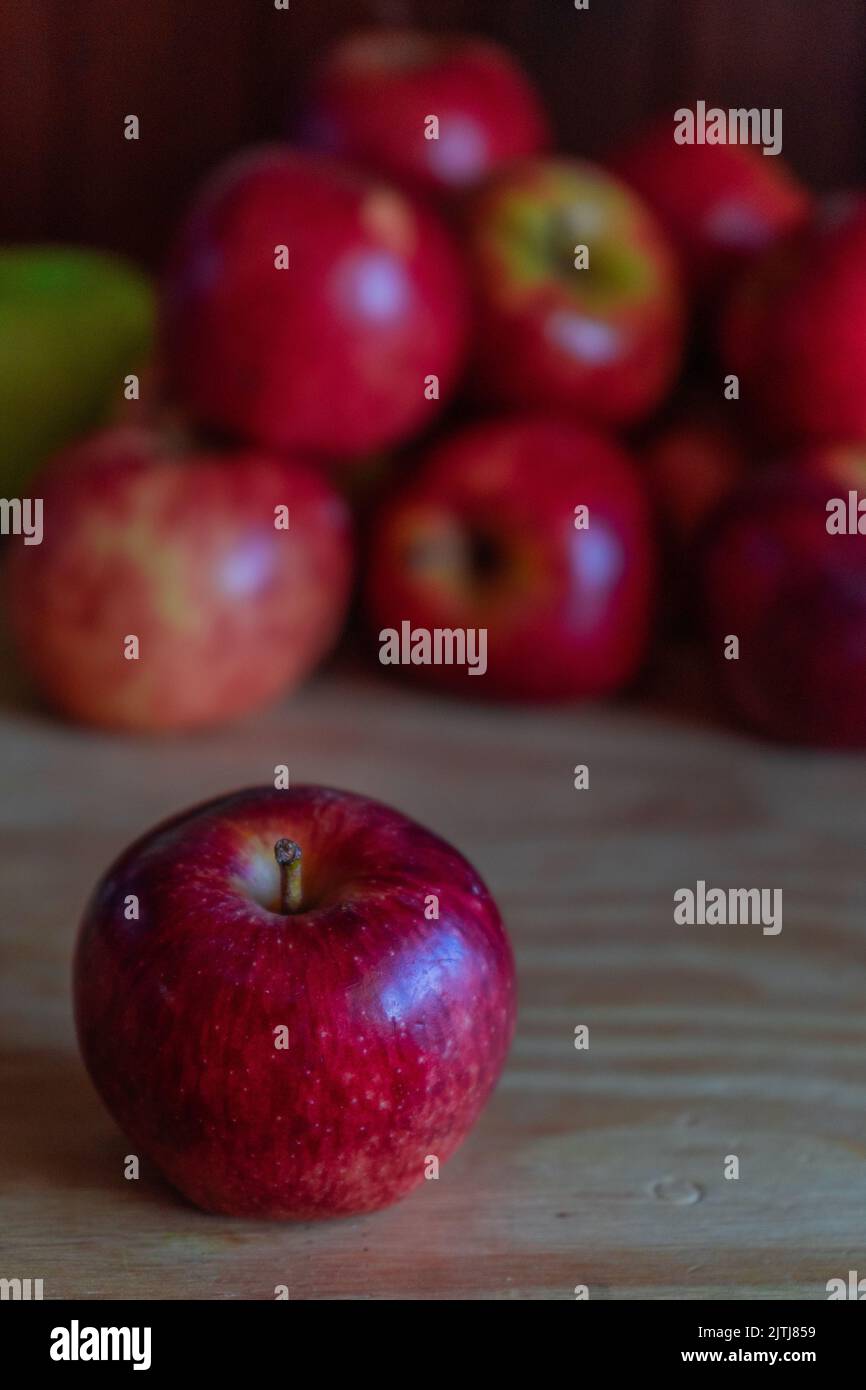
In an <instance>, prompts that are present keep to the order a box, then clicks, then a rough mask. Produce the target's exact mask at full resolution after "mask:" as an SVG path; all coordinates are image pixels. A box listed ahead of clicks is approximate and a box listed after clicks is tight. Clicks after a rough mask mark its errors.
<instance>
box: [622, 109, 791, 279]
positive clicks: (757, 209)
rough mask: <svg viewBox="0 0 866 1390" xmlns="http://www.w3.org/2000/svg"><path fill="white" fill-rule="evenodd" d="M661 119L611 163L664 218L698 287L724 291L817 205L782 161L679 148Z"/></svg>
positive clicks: (747, 152) (744, 150) (743, 148)
mask: <svg viewBox="0 0 866 1390" xmlns="http://www.w3.org/2000/svg"><path fill="white" fill-rule="evenodd" d="M674 129H675V125H674V121H673V119H670V118H669V119H665V120H659V121H658V122H656V123H654V124H653V125H651V126H650V127H649V128H648V129H647V130H645V131H643V132H642V133H641V134H639V135H638V136H637V138H636V139H634V140H633V141H632V142H631V143H630V144H629V145H628V146H627V147H626V148H625V149H623V150H622V151H620V152H619V153H618V154H617V155H615V156H614V158H613V159H612V161H611V167H612V168H613V169H615V170H616V172H617V173H618V174H619V175H620V176H621V177H622V178H624V179H625V180H626V182H627V183H629V184H630V185H631V186H632V187H633V188H635V189H637V191H638V193H639V194H640V195H641V197H643V198H645V199H646V201H647V203H648V204H649V206H650V207H651V208H652V209H653V211H654V212H655V213H656V215H657V216H658V218H659V220H660V222H661V223H662V225H663V226H664V227H665V229H666V231H667V232H668V234H669V236H670V237H671V240H672V241H673V243H674V245H675V246H676V248H677V250H678V251H679V253H680V256H681V258H682V262H683V265H684V267H685V270H686V274H687V276H688V279H689V283H690V285H692V287H693V288H695V289H697V290H699V291H701V292H704V293H706V292H708V291H717V290H718V289H719V287H720V286H721V285H722V284H724V282H725V281H727V280H728V279H729V278H730V276H731V274H732V273H733V272H735V271H737V270H738V269H739V268H741V267H742V266H743V265H744V264H746V263H748V261H750V260H752V259H753V258H754V257H755V256H756V255H759V254H760V253H761V252H763V251H765V250H767V249H768V248H769V247H770V246H772V245H773V244H774V243H775V242H777V241H779V240H781V239H782V238H783V237H785V236H786V235H787V234H788V233H789V232H791V231H793V230H794V229H795V228H797V227H800V226H803V225H804V224H805V222H806V221H807V219H808V217H809V213H810V206H811V199H810V196H809V194H808V192H807V191H806V189H805V188H804V187H803V186H802V184H800V183H799V182H798V180H797V179H796V178H795V177H794V175H793V173H792V172H791V170H790V169H789V168H788V167H787V165H786V164H785V163H784V162H783V160H782V159H781V158H780V157H779V156H778V155H764V154H762V153H761V152H760V151H759V150H757V149H755V148H754V147H752V146H750V145H698V144H694V145H678V144H677V143H676V141H675V140H674Z"/></svg>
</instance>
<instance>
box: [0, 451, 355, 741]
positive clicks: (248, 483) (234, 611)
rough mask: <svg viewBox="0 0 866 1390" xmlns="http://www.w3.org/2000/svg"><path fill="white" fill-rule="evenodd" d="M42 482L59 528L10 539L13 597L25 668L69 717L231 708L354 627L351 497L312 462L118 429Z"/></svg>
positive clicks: (172, 714)
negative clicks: (350, 613) (350, 609)
mask: <svg viewBox="0 0 866 1390" xmlns="http://www.w3.org/2000/svg"><path fill="white" fill-rule="evenodd" d="M33 496H34V497H39V498H41V499H42V500H43V511H44V540H43V542H42V544H41V545H38V546H25V545H23V544H21V543H18V542H16V543H15V544H14V545H13V546H11V547H10V551H9V557H8V572H7V576H6V579H7V583H6V601H7V608H8V613H9V621H10V625H11V628H12V632H13V636H14V637H15V639H16V642H17V646H18V650H19V653H20V656H21V660H22V663H23V665H24V667H25V668H26V670H27V671H28V672H29V674H30V676H31V677H32V679H33V681H34V683H35V685H36V686H37V688H38V689H39V690H40V691H41V693H42V694H43V695H44V697H45V698H46V700H47V701H48V702H49V703H50V704H51V705H53V706H54V707H55V708H57V709H58V710H60V711H61V712H62V713H64V714H66V715H70V716H72V717H73V718H75V719H82V720H85V721H87V722H89V723H94V724H100V725H104V726H106V727H111V728H123V729H141V730H157V729H180V728H187V727H190V726H192V725H197V724H209V723H213V722H216V721H218V720H223V719H229V718H232V717H234V716H236V715H240V714H242V713H244V712H245V711H247V710H251V709H254V708H255V707H256V706H257V705H261V704H263V703H265V702H266V701H267V700H270V699H273V698H274V697H276V696H277V695H279V694H281V693H282V692H284V691H288V690H290V689H292V687H294V686H296V685H297V684H298V683H299V682H300V681H301V680H302V679H303V678H304V677H305V676H306V675H307V674H308V673H309V672H310V671H311V670H312V669H313V667H314V666H315V664H316V662H317V661H318V660H319V658H320V657H321V656H322V655H323V654H324V653H325V652H326V651H327V650H328V648H329V647H330V646H331V645H332V643H333V642H334V640H335V638H336V636H337V633H338V631H339V628H340V624H341V621H342V617H343V614H344V611H345V608H346V603H347V599H348V592H349V586H350V582H351V544H350V535H349V523H348V516H347V511H346V507H345V504H344V503H343V501H342V500H341V499H340V497H339V496H338V495H337V493H336V492H335V491H334V489H333V487H332V486H331V485H330V484H329V483H328V482H327V481H326V480H325V479H324V478H323V477H322V476H321V475H320V473H319V471H318V470H316V469H312V468H309V467H308V466H307V465H305V464H303V463H301V462H300V461H298V460H294V459H283V458H279V457H275V456H271V455H268V454H266V453H261V452H259V453H257V452H254V451H252V450H248V451H246V452H241V453H231V454H215V453H208V452H204V451H202V452H194V453H189V454H188V455H186V456H183V455H181V454H179V453H175V452H174V451H173V450H172V448H171V447H170V446H169V444H168V443H167V441H166V440H164V439H162V438H160V437H159V436H157V435H155V434H152V433H148V432H146V431H143V430H131V429H130V430H113V431H107V432H105V433H103V434H100V435H97V436H94V437H93V438H92V439H88V440H86V441H84V442H82V443H80V444H78V445H75V446H74V447H73V448H71V449H69V450H68V451H66V452H65V453H63V454H62V455H59V456H58V457H57V458H56V459H55V461H54V462H53V464H52V465H50V466H49V467H48V469H47V470H46V471H45V472H44V473H43V474H42V475H41V476H40V477H38V478H37V479H36V480H35V481H34V483H33ZM283 507H287V508H288V529H285V525H284V523H285V520H286V513H285V512H281V511H277V510H275V509H278V508H283ZM130 637H136V638H137V639H138V658H137V659H135V658H134V656H132V655H131V654H132V653H133V652H134V647H133V646H132V645H131V644H130V643H129V642H128V641H127V639H128V638H130ZM128 654H129V655H128Z"/></svg>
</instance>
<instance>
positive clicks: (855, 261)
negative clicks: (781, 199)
mask: <svg viewBox="0 0 866 1390" xmlns="http://www.w3.org/2000/svg"><path fill="white" fill-rule="evenodd" d="M721 351H722V358H723V361H724V363H725V366H726V368H727V369H729V370H731V371H733V372H736V373H738V374H739V375H740V377H741V379H742V385H743V391H744V394H747V395H748V398H749V400H750V403H751V404H752V405H753V406H754V409H755V412H756V416H757V418H758V420H759V422H760V423H761V425H762V426H763V428H764V429H765V431H766V432H767V434H768V435H769V436H770V437H772V438H775V439H780V440H783V441H789V440H791V441H794V442H797V441H798V440H801V439H804V438H806V439H812V440H820V441H823V442H826V443H831V444H832V443H833V442H835V441H836V440H838V439H866V197H863V196H842V197H837V198H835V199H832V200H829V201H827V202H826V203H825V204H824V205H823V206H822V208H821V209H820V212H819V215H818V217H817V218H816V220H815V222H814V224H813V225H812V226H810V227H809V229H808V230H807V231H806V232H803V233H801V234H800V235H796V236H794V237H793V238H791V239H790V240H789V241H788V242H786V243H785V244H784V245H783V246H781V247H779V248H778V249H777V250H775V251H772V252H770V253H769V255H768V256H767V257H766V258H765V259H764V260H762V261H761V262H760V263H759V264H758V265H757V266H755V267H754V268H753V270H751V271H749V272H747V273H746V276H745V278H744V279H743V281H742V283H741V284H740V285H739V286H738V287H737V289H736V291H735V293H734V295H733V297H732V299H731V302H730V303H729V305H728V310H727V314H726V316H725V318H724V321H723V323H722V329H721Z"/></svg>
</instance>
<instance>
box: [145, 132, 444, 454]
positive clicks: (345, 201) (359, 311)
mask: <svg viewBox="0 0 866 1390" xmlns="http://www.w3.org/2000/svg"><path fill="white" fill-rule="evenodd" d="M465 331H466V295H465V286H464V281H463V273H462V267H461V265H460V262H459V257H458V254H457V252H456V250H455V248H454V246H453V245H452V242H451V240H450V236H449V234H448V233H447V232H446V231H445V229H444V228H443V227H441V226H440V225H439V223H438V221H437V220H436V219H435V216H434V214H433V213H431V212H429V211H428V210H426V209H424V208H421V207H420V206H415V205H413V204H412V203H411V202H410V201H409V200H408V199H407V198H406V197H404V195H403V194H402V193H399V192H396V191H394V190H393V189H391V188H390V187H388V186H386V185H383V184H380V183H376V182H373V181H371V180H370V179H368V178H367V177H366V176H364V175H362V174H360V173H358V172H356V171H354V170H352V169H349V168H348V167H344V166H342V165H340V164H338V163H335V162H329V161H323V160H321V159H316V158H315V157H313V156H310V155H305V154H299V153H296V152H294V151H291V150H288V149H285V148H283V147H276V146H275V147H267V148H264V149H257V150H255V151H252V152H249V153H246V154H244V155H242V156H239V157H238V158H237V159H235V160H233V161H231V162H230V163H229V164H228V165H226V167H225V168H223V169H221V170H219V172H218V173H217V174H216V175H215V176H214V178H212V179H211V181H210V182H209V183H207V184H206V186H205V187H204V189H203V190H202V191H201V193H200V194H199V197H198V199H197V200H196V202H195V204H194V206H193V208H192V211H191V213H190V215H189V217H188V219H187V221H186V224H185V226H184V227H183V228H182V230H181V233H180V236H179V239H178V241H177V244H176V246H175V248H174V251H173V256H172V261H171V267H170V270H169V275H168V280H167V285H166V294H165V312H164V321H163V331H162V344H163V351H164V361H165V371H166V378H167V385H168V389H169V391H170V392H173V393H174V395H175V396H176V398H177V400H178V402H179V403H180V404H181V406H183V407H184V408H185V409H186V410H187V411H188V412H189V413H190V414H191V416H192V417H193V418H194V419H196V420H197V421H199V422H200V423H203V424H205V425H208V426H212V427H214V426H215V427H218V428H220V429H223V430H225V431H228V432H229V433H230V434H232V435H235V436H238V437H240V438H242V439H246V440H249V441H252V442H254V443H257V444H260V445H263V446H265V447H278V448H282V449H291V448H298V449H303V450H307V451H310V452H311V453H313V454H316V455H362V454H366V453H370V452H371V451H373V450H375V449H377V448H379V447H382V446H384V445H386V444H391V443H393V442H395V441H397V440H399V439H400V438H402V437H403V436H404V435H406V434H409V433H411V432H412V431H413V430H414V429H417V428H419V427H420V426H421V425H423V424H425V423H426V422H427V421H428V420H432V419H433V418H434V415H435V412H436V410H437V409H438V402H439V400H440V399H441V398H443V397H444V396H446V395H447V394H448V391H449V390H450V388H451V386H452V385H453V383H454V381H455V378H456V375H457V372H458V369H459V366H460V363H461V358H462V352H463V347H464V338H465ZM434 379H435V380H434Z"/></svg>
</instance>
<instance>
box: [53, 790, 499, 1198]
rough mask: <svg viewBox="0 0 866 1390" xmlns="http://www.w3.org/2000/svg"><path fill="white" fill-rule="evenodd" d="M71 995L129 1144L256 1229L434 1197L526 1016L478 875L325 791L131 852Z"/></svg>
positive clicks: (200, 820)
mask: <svg viewBox="0 0 866 1390" xmlns="http://www.w3.org/2000/svg"><path fill="white" fill-rule="evenodd" d="M130 899H134V900H136V901H137V903H138V917H137V919H136V920H128V919H129V907H128V904H129V902H130ZM434 914H435V915H434ZM74 996H75V1016H76V1023H77V1028H78V1037H79V1042H80V1046H81V1052H82V1055H83V1057H84V1061H85V1064H86V1066H87V1069H88V1071H89V1073H90V1076H91V1078H92V1080H93V1082H94V1085H95V1086H96V1089H97V1090H98V1091H99V1094H100V1095H101V1097H102V1099H103V1101H104V1102H105V1104H106V1106H107V1108H108V1109H109V1111H110V1112H111V1114H112V1115H113V1116H114V1118H115V1120H116V1121H117V1123H118V1124H119V1125H120V1127H121V1128H122V1129H123V1131H124V1132H125V1133H126V1135H127V1136H128V1137H129V1139H130V1140H131V1142H132V1143H133V1144H134V1145H135V1146H136V1147H139V1148H140V1149H141V1151H142V1152H143V1153H144V1154H146V1155H147V1156H148V1157H149V1158H150V1159H151V1160H152V1161H153V1162H154V1163H155V1164H156V1166H157V1167H158V1168H159V1169H160V1170H161V1172H162V1173H163V1174H164V1176H165V1177H166V1178H167V1179H168V1180H169V1182H171V1183H172V1184H173V1185H174V1186H175V1187H176V1188H178V1189H179V1190H180V1191H181V1192H182V1193H183V1194H184V1195H185V1196H186V1197H188V1198H189V1199H190V1201H192V1202H195V1203H196V1204H197V1205H198V1206H200V1207H204V1208H205V1209H206V1210H208V1211H216V1212H222V1213H224V1214H226V1215H229V1216H248V1217H259V1218H290V1217H294V1218H310V1217H325V1216H336V1215H340V1214H344V1213H349V1212H367V1211H374V1210H376V1209H377V1208H379V1207H384V1206H387V1205H388V1204H389V1203H391V1202H394V1201H396V1200H397V1198H399V1197H402V1196H404V1195H405V1194H406V1193H407V1192H409V1191H410V1190H411V1189H412V1188H413V1187H416V1186H417V1185H418V1184H419V1183H420V1182H422V1181H423V1179H424V1176H425V1167H426V1165H428V1164H429V1161H430V1159H431V1158H436V1159H438V1160H439V1162H440V1163H442V1162H444V1161H445V1159H447V1158H448V1157H449V1155H450V1154H452V1153H453V1151H454V1150H455V1149H456V1148H457V1146H458V1144H460V1143H461V1141H462V1140H463V1139H465V1137H466V1135H467V1134H468V1132H469V1130H470V1129H471V1128H472V1126H473V1124H474V1123H475V1121H476V1119H477V1118H478V1115H479V1113H480V1111H481V1108H482V1106H483V1105H484V1103H485V1101H486V1100H487V1097H488V1096H489V1094H490V1092H491V1091H492V1089H493V1087H494V1085H495V1084H496V1081H497V1079H498V1077H499V1073H500V1071H501V1070H502V1066H503V1063H504V1061H505V1056H506V1053H507V1051H508V1046H509V1043H510V1041H511V1036H512V1033H513V1031H514V1018H515V981H514V964H513V960H512V956H511V949H510V946H509V943H508V938H507V936H506V934H505V930H504V928H503V926H502V922H501V920H500V917H499V912H498V911H497V908H496V904H495V903H494V901H493V899H492V897H491V896H490V894H489V892H488V890H487V888H486V887H485V886H484V884H483V883H482V881H481V879H480V878H479V877H478V874H477V873H476V872H475V870H474V869H473V868H472V866H471V865H470V864H469V863H467V861H466V860H465V859H464V858H463V857H462V855H460V854H459V853H458V852H457V850H455V849H453V848H452V847H451V846H450V845H448V844H446V843H445V841H444V840H440V839H439V838H438V836H436V835H433V834H431V833H430V831H428V830H425V829H423V827H422V826H420V825H418V824H416V823H415V822H414V821H411V820H409V819H408V817H406V816H403V815H401V814H400V813H399V812H398V811H394V810H392V809H391V808H390V807H388V806H384V805H382V804H381V803H380V802H377V801H370V800H368V798H367V797H364V796H358V795H356V794H355V793H353V792H341V791H333V790H330V789H328V788H325V787H311V786H306V787H296V788H293V789H292V790H291V791H275V790H274V789H273V788H269V787H256V788H253V789H249V790H246V791H240V792H236V793H234V794H233V795H229V796H224V797H220V798H218V799H217V800H215V801H210V802H208V803H206V804H205V805H203V806H198V807H195V808H194V809H193V810H191V811H187V812H185V813H183V814H181V815H178V816H175V817H174V818H173V819H171V820H169V821H166V822H164V823H163V824H162V825H160V826H157V827H156V829H154V830H152V831H150V833H149V834H147V835H145V836H143V838H142V839H140V840H138V841H137V842H136V843H135V844H133V845H132V846H131V847H130V848H129V849H127V850H126V851H125V853H123V854H122V855H121V856H120V858H119V859H118V860H117V862H116V863H115V864H114V865H113V867H112V868H111V869H110V870H109V871H108V873H107V874H106V875H105V877H104V878H103V879H102V881H101V883H100V884H99V885H98V887H97V888H96V891H95V893H94V895H93V898H92V900H91V902H90V905H89V906H88V908H87V910H86V912H85V915H84V919H83V921H82V924H81V928H80V932H79V937H78V946H77V950H76V955H75V965H74Z"/></svg>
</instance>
